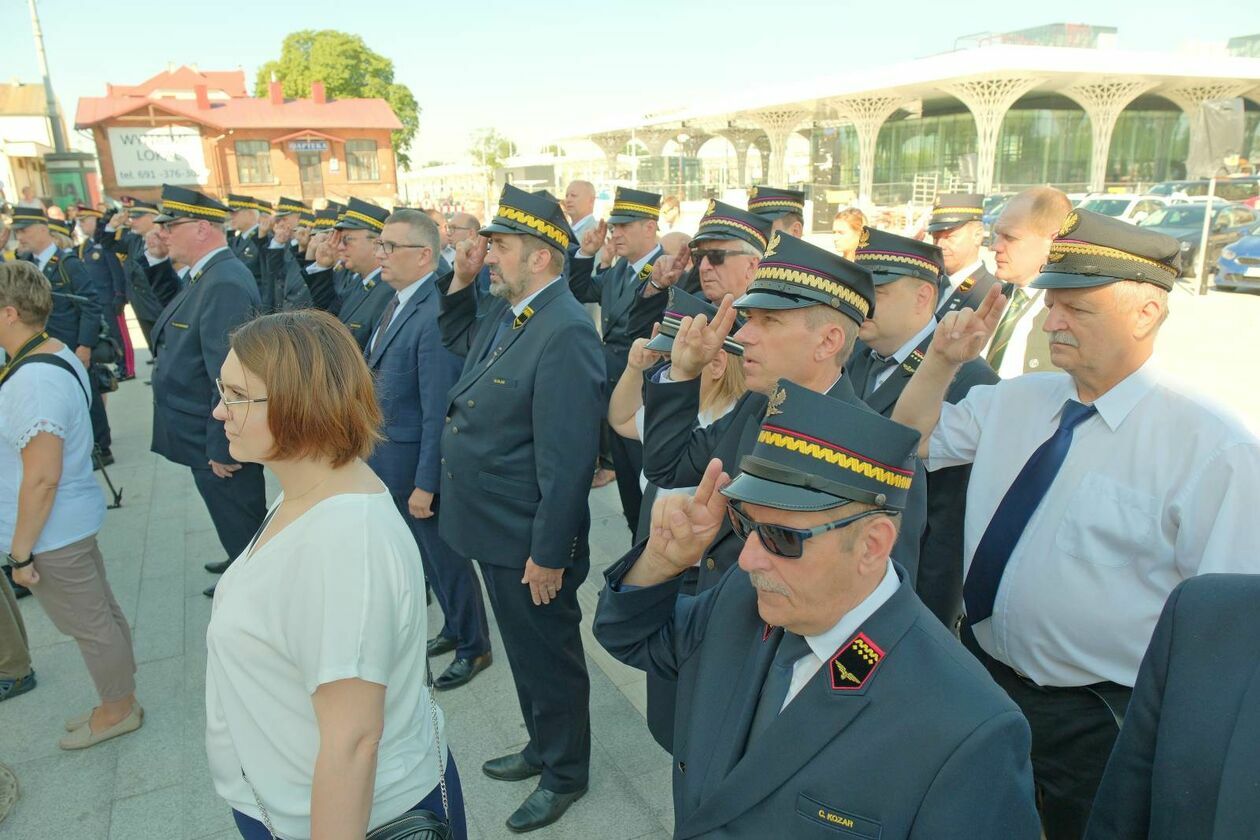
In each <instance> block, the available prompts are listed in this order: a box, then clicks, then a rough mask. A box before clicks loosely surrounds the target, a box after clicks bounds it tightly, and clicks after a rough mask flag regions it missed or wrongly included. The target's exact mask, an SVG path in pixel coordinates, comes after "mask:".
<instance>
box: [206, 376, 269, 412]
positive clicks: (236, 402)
mask: <svg viewBox="0 0 1260 840" xmlns="http://www.w3.org/2000/svg"><path fill="white" fill-rule="evenodd" d="M214 387H216V388H218V389H219V401H220V402H222V403H223V404H224V405H225V406H227V407H228V408H231V407H232V406H234V405H249V404H250V403H265V402H266V401H267V398H266V397H245V398H244V399H239V400H229V399H228V395H227V392H226V391H224V390H223V380H222V379H219V378H218V377H217V376H216V377H215V378H214Z"/></svg>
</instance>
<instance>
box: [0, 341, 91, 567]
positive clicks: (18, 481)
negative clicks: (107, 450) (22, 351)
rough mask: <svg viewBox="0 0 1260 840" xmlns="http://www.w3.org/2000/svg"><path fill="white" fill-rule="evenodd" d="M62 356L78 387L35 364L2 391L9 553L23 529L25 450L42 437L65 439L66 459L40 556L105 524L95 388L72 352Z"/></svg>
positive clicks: (3, 537) (1, 464)
mask: <svg viewBox="0 0 1260 840" xmlns="http://www.w3.org/2000/svg"><path fill="white" fill-rule="evenodd" d="M56 355H58V356H60V357H61V358H63V359H65V360H66V361H68V362H70V364H72V365H73V366H74V369H75V373H76V374H78V379H79V381H78V382H76V381H75V380H74V379H73V378H72V377H71V376H70V374H69V373H67V372H66V371H64V370H62V369H61V368H59V367H57V366H55V365H51V364H48V363H46V362H31V363H29V364H25V365H23V366H22V367H21V368H19V369H18V370H17V371H15V372H14V373H13V374H12V376H10V377H9V379H8V381H6V382H5V383H4V387H0V438H3V443H0V548H3V549H4V550H5V551H8V550H9V546H10V544H11V543H12V541H13V529H14V527H16V525H17V503H18V488H19V487H21V485H22V450H23V449H25V448H26V445H27V444H28V443H30V442H31V438H33V437H35V436H36V435H37V434H39V433H40V432H47V433H49V434H51V435H56V436H57V437H59V438H61V442H62V456H61V480H60V481H59V482H58V483H57V495H56V496H55V497H54V499H53V506H52V510H51V511H50V512H49V514H48V520H47V521H46V522H45V523H44V530H43V531H41V532H40V534H39V539H37V540H36V541H35V553H36V554H39V553H40V552H44V551H55V550H56V549H58V548H64V547H65V546H67V545H70V544H71V543H76V542H78V541H79V540H81V539H85V538H86V537H90V536H92V535H93V534H95V533H96V532H97V531H99V530H100V529H101V524H102V523H103V522H104V521H105V495H104V494H103V493H102V492H101V486H100V485H99V484H97V483H96V479H95V478H94V477H93V476H92V446H93V442H92V420H91V418H90V417H89V416H88V402H87V396H86V393H85V391H84V388H90V387H91V384H90V382H89V380H88V375H87V371H86V370H84V368H83V365H82V363H80V362H79V360H78V358H77V357H76V356H75V355H74V353H73V352H71V351H70V349H69V348H65V347H63V348H62V349H61V350H59V351H57V354H56ZM80 385H81V386H82V387H80Z"/></svg>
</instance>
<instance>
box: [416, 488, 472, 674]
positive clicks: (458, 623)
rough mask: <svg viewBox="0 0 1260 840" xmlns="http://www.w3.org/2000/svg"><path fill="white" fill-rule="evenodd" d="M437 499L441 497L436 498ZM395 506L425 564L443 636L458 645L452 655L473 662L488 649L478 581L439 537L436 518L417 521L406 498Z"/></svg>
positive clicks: (464, 559)
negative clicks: (441, 623)
mask: <svg viewBox="0 0 1260 840" xmlns="http://www.w3.org/2000/svg"><path fill="white" fill-rule="evenodd" d="M439 500H440V497H439ZM394 504H395V505H397V507H398V511H399V513H401V514H402V518H403V519H404V520H405V521H406V522H407V525H408V527H410V528H411V534H412V536H414V537H415V539H416V545H417V546H418V547H419V548H420V559H421V560H422V561H423V563H424V577H425V579H426V580H427V581H428V582H429V587H430V588H431V589H432V590H433V594H434V595H436V596H437V601H438V605H439V606H440V607H441V608H442V615H443V617H444V618H445V624H443V625H442V635H443V636H445V637H446V638H448V639H454V640H456V641H457V642H458V643H459V646H458V647H457V648H456V649H455V656H456V657H457V658H459V659H472V658H474V657H477V656H481V655H482V654H483V653H487V652H488V651H489V650H490V625H489V623H488V622H487V621H486V604H485V601H484V600H483V599H482V597H481V581H479V580H478V579H477V573H476V572H475V571H473V567H472V563H471V562H470V561H469V560H468V559H467V558H465V557H461V556H460V555H459V553H458V552H456V551H455V549H453V548H451V547H450V546H449V545H447V544H446V540H444V539H442V538H441V537H440V536H438V517H439V516H441V513H435V514H434V515H433V516H431V517H429V518H428V519H416V518H415V517H414V516H412V515H411V513H410V511H408V510H407V497H406V496H395V497H394Z"/></svg>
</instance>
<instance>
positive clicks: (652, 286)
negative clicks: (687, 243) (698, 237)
mask: <svg viewBox="0 0 1260 840" xmlns="http://www.w3.org/2000/svg"><path fill="white" fill-rule="evenodd" d="M690 263H691V252H690V251H689V250H687V249H686V248H682V249H680V250H679V251H678V253H677V254H673V255H670V254H665V255H663V256H662V257H661V258H660V259H658V260H657V261H656V263H655V264H654V265H653V266H652V275H651V280H650V282H648V283H647V284H646V285H644V287H643V296H644V297H645V298H648V297H652V295H656V294H660V293H661V292H663V291H665V290H666V289H668V288H669V287H670V286H672V285H674V284H675V283H677V282H678V278H680V277H682V275H683V272H684V271H686V270H687V266H688V265H689V264H690Z"/></svg>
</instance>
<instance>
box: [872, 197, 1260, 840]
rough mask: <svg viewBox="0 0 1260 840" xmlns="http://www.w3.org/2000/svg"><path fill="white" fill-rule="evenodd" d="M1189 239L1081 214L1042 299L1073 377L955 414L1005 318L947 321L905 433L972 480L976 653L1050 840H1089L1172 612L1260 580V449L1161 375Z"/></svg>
mask: <svg viewBox="0 0 1260 840" xmlns="http://www.w3.org/2000/svg"><path fill="white" fill-rule="evenodd" d="M1179 254H1180V251H1179V246H1178V243H1177V241H1176V240H1175V239H1173V238H1171V237H1168V236H1164V235H1162V234H1158V233H1155V232H1154V231H1150V230H1146V229H1143V228H1138V227H1134V226H1132V225H1129V224H1126V223H1124V222H1121V221H1118V220H1114V219H1110V218H1108V217H1106V216H1101V215H1099V214H1096V213H1091V212H1089V211H1085V210H1078V211H1071V212H1070V213H1068V214H1067V218H1066V219H1065V220H1064V222H1063V224H1062V226H1061V227H1060V229H1059V232H1058V236H1057V237H1056V238H1055V240H1054V242H1053V244H1052V245H1051V246H1050V249H1049V255H1048V260H1049V261H1048V262H1047V264H1046V266H1045V268H1044V269H1043V273H1042V274H1041V275H1040V276H1038V277H1037V278H1036V279H1035V280H1034V281H1033V283H1032V286H1033V288H1034V289H1036V290H1038V291H1041V290H1044V293H1045V307H1046V318H1045V324H1044V331H1045V333H1046V335H1047V337H1048V339H1049V346H1050V352H1051V355H1052V357H1053V360H1054V363H1055V365H1056V366H1057V367H1059V368H1061V369H1062V371H1063V372H1062V373H1055V374H1052V375H1049V374H1048V375H1042V376H1021V377H1017V378H1015V379H1008V380H1004V381H1002V382H1000V383H998V384H997V385H987V386H986V385H982V386H977V387H975V388H972V389H971V391H970V392H969V393H968V395H967V396H966V398H964V399H963V400H962V401H961V402H960V403H958V404H957V405H950V404H948V403H946V404H942V398H943V396H944V394H945V392H946V389H947V388H948V386H949V383H950V382H951V380H952V379H953V376H954V374H955V372H956V371H957V370H958V368H959V366H960V365H961V364H962V363H964V362H965V361H967V360H968V359H971V358H974V357H975V355H976V354H977V353H978V352H979V351H980V349H981V348H982V347H984V346H985V345H986V344H987V343H988V342H989V340H990V338H991V337H992V335H993V332H994V329H995V328H996V327H997V325H998V323H999V321H1000V320H1001V313H1002V298H1001V296H1000V295H999V293H998V291H997V290H996V289H993V290H990V293H989V295H988V297H987V298H986V299H985V302H984V303H983V304H982V305H981V307H980V309H979V310H978V311H975V312H973V311H971V310H969V309H966V310H962V311H961V312H953V313H950V314H949V315H946V316H945V318H944V319H942V321H941V324H940V326H939V327H938V328H937V330H936V333H935V336H934V338H933V341H932V345H931V347H930V349H929V351H928V353H927V356H926V358H925V359H924V361H923V363H922V364H921V365H920V366H919V369H918V370H917V371H916V373H915V375H914V377H912V379H911V381H910V383H909V384H908V385H907V386H906V389H905V391H904V392H903V393H902V396H901V399H900V400H899V401H898V403H897V407H896V409H895V410H894V412H893V419H894V420H898V421H900V422H903V423H906V424H907V425H910V426H913V427H915V428H917V429H918V430H919V431H920V432H921V433H922V435H923V438H922V443H921V444H920V454H921V455H922V456H924V457H926V458H927V467H928V469H929V470H936V469H940V468H942V467H950V466H955V465H958V464H966V463H970V464H972V473H971V482H970V485H969V486H968V491H967V514H966V521H965V524H964V553H963V558H964V565H965V572H964V584H963V600H964V605H965V609H966V613H967V617H966V620H965V622H964V628H963V637H964V641H965V642H967V643H968V646H969V647H970V648H971V649H972V650H973V652H974V653H976V654H977V656H978V657H979V658H980V659H981V661H983V662H984V663H985V665H986V666H987V667H988V668H989V671H990V673H991V674H992V675H993V677H994V679H996V680H997V681H998V683H999V684H1000V685H1001V686H1002V687H1003V688H1005V689H1006V690H1007V692H1008V693H1009V694H1010V695H1011V697H1012V699H1014V700H1015V702H1016V703H1017V704H1018V705H1019V706H1020V707H1021V709H1022V710H1023V712H1024V714H1025V716H1026V717H1027V718H1028V720H1029V723H1030V725H1031V726H1032V731H1033V750H1032V758H1033V771H1034V774H1035V776H1036V779H1037V783H1038V785H1039V787H1040V788H1041V795H1042V818H1043V825H1044V828H1045V835H1046V837H1047V838H1048V840H1060V838H1073V840H1076V838H1079V837H1080V836H1081V835H1082V833H1083V832H1084V829H1085V824H1086V819H1087V817H1088V814H1089V809H1090V806H1091V804H1092V801H1093V798H1094V793H1095V791H1096V790H1097V786H1098V782H1099V780H1100V779H1101V776H1102V772H1103V768H1104V767H1105V765H1106V762H1107V758H1108V755H1109V754H1110V751H1111V747H1112V745H1113V744H1114V743H1115V739H1116V734H1117V732H1118V727H1119V722H1120V721H1121V719H1122V718H1123V715H1124V713H1125V709H1126V707H1127V705H1128V699H1129V695H1130V693H1131V690H1132V686H1133V684H1134V680H1135V679H1136V675H1137V670H1138V665H1139V663H1140V662H1141V659H1142V656H1143V654H1144V652H1145V650H1146V647H1147V644H1148V642H1149V640H1150V637H1151V633H1152V632H1153V630H1154V627H1155V622H1156V619H1157V618H1158V616H1159V613H1160V610H1161V609H1162V607H1163V604H1164V601H1165V599H1166V598H1167V597H1168V594H1169V593H1170V592H1171V591H1172V589H1173V588H1174V587H1175V586H1176V585H1177V584H1178V583H1179V582H1181V581H1182V580H1184V579H1186V578H1188V577H1191V576H1193V575H1197V574H1202V573H1206V572H1246V573H1257V572H1260V561H1257V559H1256V555H1255V553H1254V552H1250V551H1245V550H1240V548H1239V546H1240V545H1242V544H1243V543H1244V542H1245V541H1246V539H1247V537H1248V536H1249V534H1250V531H1251V526H1252V522H1253V520H1254V518H1255V500H1256V499H1257V498H1260V441H1258V440H1257V439H1256V437H1255V436H1254V435H1253V434H1252V433H1251V432H1250V431H1248V430H1247V429H1246V427H1245V426H1244V425H1243V424H1242V423H1241V422H1240V421H1238V420H1237V419H1235V418H1234V417H1232V416H1231V415H1229V414H1228V413H1227V412H1225V411H1224V410H1222V409H1220V408H1217V407H1214V406H1213V405H1212V404H1211V403H1210V402H1207V401H1205V400H1204V399H1203V398H1202V397H1199V396H1196V395H1192V394H1188V393H1186V392H1185V391H1184V390H1183V389H1178V388H1177V387H1176V386H1175V385H1173V384H1172V383H1170V382H1168V381H1166V379H1165V377H1163V376H1162V375H1161V374H1160V373H1159V372H1158V371H1157V369H1156V366H1155V364H1154V363H1153V362H1152V354H1153V353H1154V349H1155V341H1156V336H1157V335H1158V333H1159V328H1160V325H1161V324H1162V323H1163V321H1164V319H1165V318H1166V317H1167V314H1168V292H1169V290H1171V288H1172V286H1173V283H1174V281H1175V280H1176V278H1177V275H1178V265H1179Z"/></svg>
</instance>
